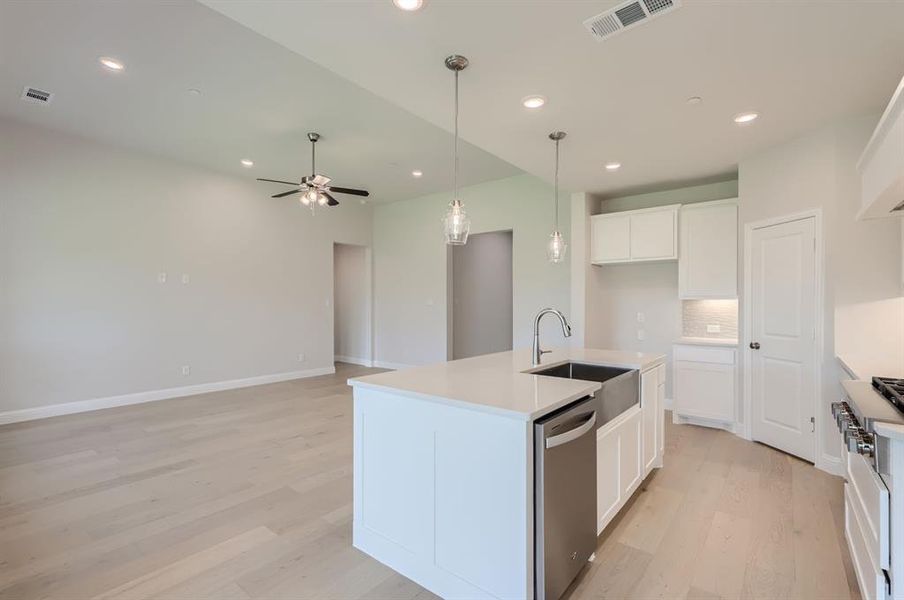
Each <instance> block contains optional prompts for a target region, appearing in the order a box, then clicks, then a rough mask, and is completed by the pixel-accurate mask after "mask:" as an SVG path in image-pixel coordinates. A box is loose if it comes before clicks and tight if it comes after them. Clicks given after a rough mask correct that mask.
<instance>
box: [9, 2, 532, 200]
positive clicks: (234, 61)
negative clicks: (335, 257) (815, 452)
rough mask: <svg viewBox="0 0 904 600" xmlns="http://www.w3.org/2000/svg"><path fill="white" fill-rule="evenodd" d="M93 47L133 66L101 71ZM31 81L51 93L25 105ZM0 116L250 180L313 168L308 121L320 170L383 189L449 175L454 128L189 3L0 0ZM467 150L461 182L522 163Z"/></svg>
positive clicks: (446, 181)
mask: <svg viewBox="0 0 904 600" xmlns="http://www.w3.org/2000/svg"><path fill="white" fill-rule="evenodd" d="M303 29H304V28H303V27H298V28H297V29H296V31H297V32H299V33H301V32H302V30H303ZM99 56H113V57H116V58H119V59H120V60H122V61H123V62H124V63H125V64H126V70H125V71H124V72H122V73H118V74H112V73H109V72H107V71H105V70H104V69H102V68H101V67H100V66H99V65H98V63H97V59H98V57H99ZM26 85H30V86H34V87H37V88H39V89H43V90H47V91H51V92H53V93H55V94H56V96H55V98H54V99H53V102H52V103H51V104H50V105H48V106H37V105H34V104H28V103H26V102H23V101H22V100H20V95H21V93H22V88H23V87H24V86H26ZM189 88H197V89H200V90H201V91H202V95H201V96H200V97H192V96H191V95H189V94H188V92H187V90H188V89H189ZM445 100H446V103H447V104H448V102H449V100H448V98H445ZM0 117H8V118H12V119H16V120H20V121H26V122H30V123H34V124H37V125H41V126H45V127H49V128H56V129H62V130H65V131H69V132H72V133H76V134H80V135H84V136H88V137H91V138H96V139H100V140H104V141H108V142H111V143H114V144H119V145H123V146H127V147H132V148H136V149H140V150H143V151H148V152H151V153H155V154H158V155H163V156H168V157H173V158H176V159H178V160H183V161H188V162H191V163H195V164H199V165H203V166H206V167H210V168H213V169H217V170H220V171H224V172H228V173H232V174H234V175H238V176H241V177H247V178H249V179H252V178H254V177H268V178H273V179H293V178H297V177H300V176H302V175H304V174H306V173H308V171H309V168H310V154H309V152H310V150H309V143H308V142H307V139H306V138H305V132H307V131H312V130H314V131H318V132H319V133H321V134H322V135H323V139H322V140H321V142H320V143H319V144H318V153H317V158H318V161H317V166H318V171H321V172H323V173H325V174H327V175H330V176H332V177H333V178H334V183H335V184H336V185H340V186H345V187H363V188H366V189H369V190H370V191H371V193H372V196H371V198H372V199H373V200H376V201H393V200H399V199H404V198H409V197H415V196H419V195H422V194H426V193H431V192H438V191H444V190H448V189H449V188H450V187H451V167H450V165H451V149H452V140H451V136H450V135H449V134H448V132H447V131H445V130H444V129H442V128H439V127H437V126H435V125H433V124H430V123H429V122H427V121H425V120H423V119H422V118H420V117H417V116H414V115H412V114H411V113H408V112H406V111H405V110H404V109H402V108H399V107H398V106H397V105H395V104H393V103H391V102H389V101H387V100H385V99H382V98H380V97H378V96H375V95H374V94H372V93H370V92H368V91H366V90H364V89H362V88H360V87H359V86H357V85H355V84H354V83H351V82H349V81H347V80H346V79H344V78H342V77H339V76H337V75H336V74H334V73H331V72H330V71H328V70H327V69H325V68H323V67H321V66H318V65H316V64H314V63H312V62H311V61H310V60H308V59H306V58H303V57H302V56H299V55H298V54H296V53H294V52H291V51H290V50H287V49H286V48H284V47H282V46H280V45H279V44H277V43H274V42H273V41H271V40H269V39H267V38H265V37H263V36H260V35H258V34H256V33H254V32H252V31H250V30H248V29H246V28H245V27H242V26H241V25H239V24H237V23H235V22H234V21H232V20H230V19H228V18H226V17H224V16H223V15H221V14H219V13H217V12H215V11H213V10H211V9H209V8H207V7H205V6H203V5H201V4H197V3H195V2H166V3H164V2H147V1H135V0H127V1H122V2H92V1H68V0H61V1H42V2H0ZM246 157H247V158H250V159H252V160H254V162H255V167H254V168H253V169H245V168H243V167H242V166H241V165H240V163H239V161H240V159H242V158H246ZM461 161H462V170H463V176H462V179H463V181H464V182H465V183H466V184H468V183H477V182H480V181H486V180H490V179H497V178H500V177H505V176H508V175H514V174H517V173H519V172H520V171H519V170H518V169H516V168H515V167H513V166H511V165H510V164H507V163H505V162H504V161H502V160H500V159H498V158H495V157H494V156H492V155H490V154H488V153H486V152H484V151H482V150H479V149H477V148H475V147H473V146H470V145H469V144H465V145H464V147H463V148H462V159H461ZM413 169H420V170H422V171H423V172H424V176H423V177H422V178H421V179H414V178H412V177H411V174H410V173H411V171H412V170H413ZM260 185H261V187H262V195H265V194H268V193H275V192H278V191H282V190H283V189H285V188H281V187H279V186H276V185H273V184H263V183H261V184H260ZM264 197H265V196H264ZM339 198H340V201H341V200H342V196H340V197H339ZM345 199H346V200H347V201H348V200H352V197H350V196H345ZM354 201H357V199H354Z"/></svg>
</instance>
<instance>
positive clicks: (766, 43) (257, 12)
mask: <svg viewBox="0 0 904 600" xmlns="http://www.w3.org/2000/svg"><path fill="white" fill-rule="evenodd" d="M202 1H203V2H204V3H205V4H207V5H208V6H211V7H214V8H216V9H217V10H219V11H221V12H222V13H224V14H226V15H228V16H230V17H232V18H233V19H235V20H236V21H238V22H240V23H242V24H244V25H246V26H248V27H250V28H251V29H253V30H255V31H257V32H259V33H261V34H263V35H266V36H268V37H269V38H271V39H273V40H275V41H278V42H279V43H281V44H283V45H285V46H286V47H287V48H290V49H292V50H294V51H295V52H297V53H299V54H301V55H303V56H306V57H308V58H310V59H311V60H313V61H315V62H317V63H319V64H321V65H323V66H325V67H327V68H328V69H330V70H332V71H334V72H335V73H338V74H339V75H342V76H343V77H346V78H348V79H349V80H351V81H353V82H355V83H357V84H359V85H361V86H363V87H364V88H366V89H368V90H371V91H373V92H374V93H376V94H378V95H380V96H381V97H383V98H386V99H388V100H391V101H392V102H394V103H396V104H397V105H399V106H401V107H403V108H405V109H407V110H409V111H411V112H412V113H414V114H417V115H419V116H421V117H423V118H425V119H427V120H429V121H431V122H433V123H434V124H436V125H438V126H440V127H444V128H449V127H450V121H451V91H452V87H451V86H452V75H451V73H450V72H449V71H447V70H446V69H445V68H444V67H443V58H444V57H445V56H446V55H448V54H452V53H459V54H463V55H465V56H467V57H468V58H469V59H470V60H471V67H470V68H469V69H468V70H467V71H465V72H464V73H463V74H462V80H461V83H462V133H463V137H464V138H465V139H467V140H468V141H470V142H472V143H474V144H475V145H477V146H479V147H481V148H484V149H485V150H487V151H489V152H491V153H493V154H495V155H496V156H499V157H501V158H503V159H505V160H506V161H509V162H510V163H512V164H514V165H516V166H518V167H520V168H521V169H524V170H526V171H529V172H532V173H535V174H537V175H540V176H543V177H545V178H546V179H551V177H552V143H551V142H550V141H549V140H547V138H546V135H547V134H548V133H549V132H550V131H552V130H554V129H564V130H566V131H567V132H568V133H569V136H568V138H567V139H566V140H565V141H564V142H563V146H562V156H563V167H562V172H563V178H562V181H563V186H564V188H565V189H569V190H572V191H594V192H600V193H609V194H611V193H615V192H619V191H625V190H629V189H634V190H637V189H641V188H644V187H650V186H657V185H664V184H667V183H672V182H682V181H693V180H701V179H705V178H713V177H715V178H718V177H720V176H724V175H731V174H733V173H734V172H735V170H736V169H737V165H738V162H739V160H740V159H741V158H743V157H745V156H747V155H750V154H753V153H755V152H757V151H758V150H761V149H763V148H766V147H768V146H770V145H773V144H776V143H780V142H782V141H784V140H787V139H790V138H793V137H795V136H797V135H799V134H801V133H803V132H806V131H807V130H810V129H813V128H815V127H818V126H819V125H821V124H823V123H826V122H828V121H830V120H832V119H836V118H839V117H843V116H847V115H854V114H866V113H870V112H876V113H878V112H880V111H881V109H882V108H883V106H884V105H885V103H886V102H887V100H888V98H889V97H890V95H891V93H892V92H893V90H894V88H895V85H896V83H897V81H898V80H899V79H900V78H901V76H902V75H904V2H860V1H855V0H848V1H846V2H845V1H837V2H829V1H822V2H816V1H791V2H780V1H770V2H765V1H762V2H761V1H753V0H750V1H743V0H731V1H729V0H724V1H721V2H705V1H697V0H685V2H684V6H683V7H681V8H680V9H678V10H676V11H674V12H672V13H671V14H668V15H664V16H662V17H661V18H659V19H656V20H653V21H650V22H649V23H647V24H645V25H642V26H640V27H637V28H635V29H633V30H630V31H626V32H624V33H622V34H620V35H618V36H616V37H613V38H611V39H609V40H607V41H605V42H602V43H598V42H596V41H595V40H594V39H592V38H591V37H590V35H589V34H588V33H587V32H586V30H585V29H584V28H583V26H582V21H583V20H584V19H586V18H588V17H590V16H593V15H595V14H597V13H599V12H602V11H603V10H605V9H607V8H609V7H611V6H613V5H614V4H615V2H611V1H587V0H579V1H567V0H555V1H553V0H549V1H545V2H539V1H522V2H513V1H483V2H462V1H442V0H427V2H426V6H425V8H424V9H423V10H421V11H420V12H417V13H404V12H402V11H399V10H398V9H396V8H395V7H394V6H393V5H392V2H391V1H390V0H372V1H366V2H361V1H359V2H351V1H349V2H334V1H318V0H307V1H304V2H254V1H250V0H202ZM533 93H539V94H543V95H545V96H547V97H548V99H549V103H548V105H547V106H546V107H545V108H543V109H541V110H540V111H536V112H530V111H527V110H526V109H523V108H522V107H521V106H520V100H521V98H522V97H524V96H526V95H528V94H533ZM690 96H701V97H703V102H702V103H701V104H699V105H697V106H690V105H688V104H686V102H685V100H686V99H687V98H688V97H690ZM748 109H755V110H758V111H759V112H760V113H761V115H762V116H761V118H760V119H759V120H758V121H757V122H756V123H755V124H754V125H752V126H748V127H743V128H741V127H738V126H736V125H734V124H733V122H732V117H733V116H734V115H735V114H736V113H738V112H741V111H744V110H748ZM609 160H618V161H621V162H622V163H623V165H624V166H623V167H622V169H621V170H620V171H618V172H615V173H609V172H606V171H605V170H604V169H603V168H602V165H603V163H605V162H606V161H609ZM468 168H473V165H466V166H465V167H464V169H465V171H467V169H468Z"/></svg>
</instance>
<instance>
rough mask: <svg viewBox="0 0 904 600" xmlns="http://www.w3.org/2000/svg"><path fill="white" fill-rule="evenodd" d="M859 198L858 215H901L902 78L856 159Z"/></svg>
mask: <svg viewBox="0 0 904 600" xmlns="http://www.w3.org/2000/svg"><path fill="white" fill-rule="evenodd" d="M857 170H858V171H859V172H860V190H861V202H862V206H861V207H860V212H859V213H858V214H857V218H858V219H875V218H880V217H904V79H901V82H900V83H899V84H898V89H896V90H895V93H894V95H893V96H892V97H891V102H889V103H888V107H887V108H886V109H885V112H884V113H882V118H881V119H879V124H878V125H877V126H876V130H875V131H874V132H873V135H872V137H871V138H870V140H869V143H867V145H866V149H865V150H864V151H863V155H862V156H861V157H860V160H859V161H858V162H857Z"/></svg>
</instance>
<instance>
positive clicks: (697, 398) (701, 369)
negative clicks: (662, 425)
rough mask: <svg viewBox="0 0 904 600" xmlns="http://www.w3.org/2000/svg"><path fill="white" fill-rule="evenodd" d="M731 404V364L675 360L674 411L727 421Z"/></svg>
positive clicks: (691, 415)
mask: <svg viewBox="0 0 904 600" xmlns="http://www.w3.org/2000/svg"><path fill="white" fill-rule="evenodd" d="M734 404H735V366H734V365H726V364H715V363H705V362H689V361H682V360H677V361H675V412H677V413H678V414H680V415H686V416H690V417H699V418H703V419H712V420H715V421H721V422H724V423H730V422H732V421H734Z"/></svg>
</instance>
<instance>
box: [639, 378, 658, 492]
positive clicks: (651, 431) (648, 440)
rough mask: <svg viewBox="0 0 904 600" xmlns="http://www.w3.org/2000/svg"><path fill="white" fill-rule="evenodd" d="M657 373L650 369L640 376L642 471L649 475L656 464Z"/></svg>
mask: <svg viewBox="0 0 904 600" xmlns="http://www.w3.org/2000/svg"><path fill="white" fill-rule="evenodd" d="M658 404H659V371H658V369H650V370H648V371H645V372H644V373H641V375H640V410H641V412H642V413H643V444H642V445H643V470H644V474H647V473H649V472H650V471H651V470H652V469H653V466H654V465H655V463H656V455H657V453H658V449H659V444H658V440H657V429H658V428H659V427H658V424H657V421H658V420H659V417H658V412H659V407H658Z"/></svg>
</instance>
